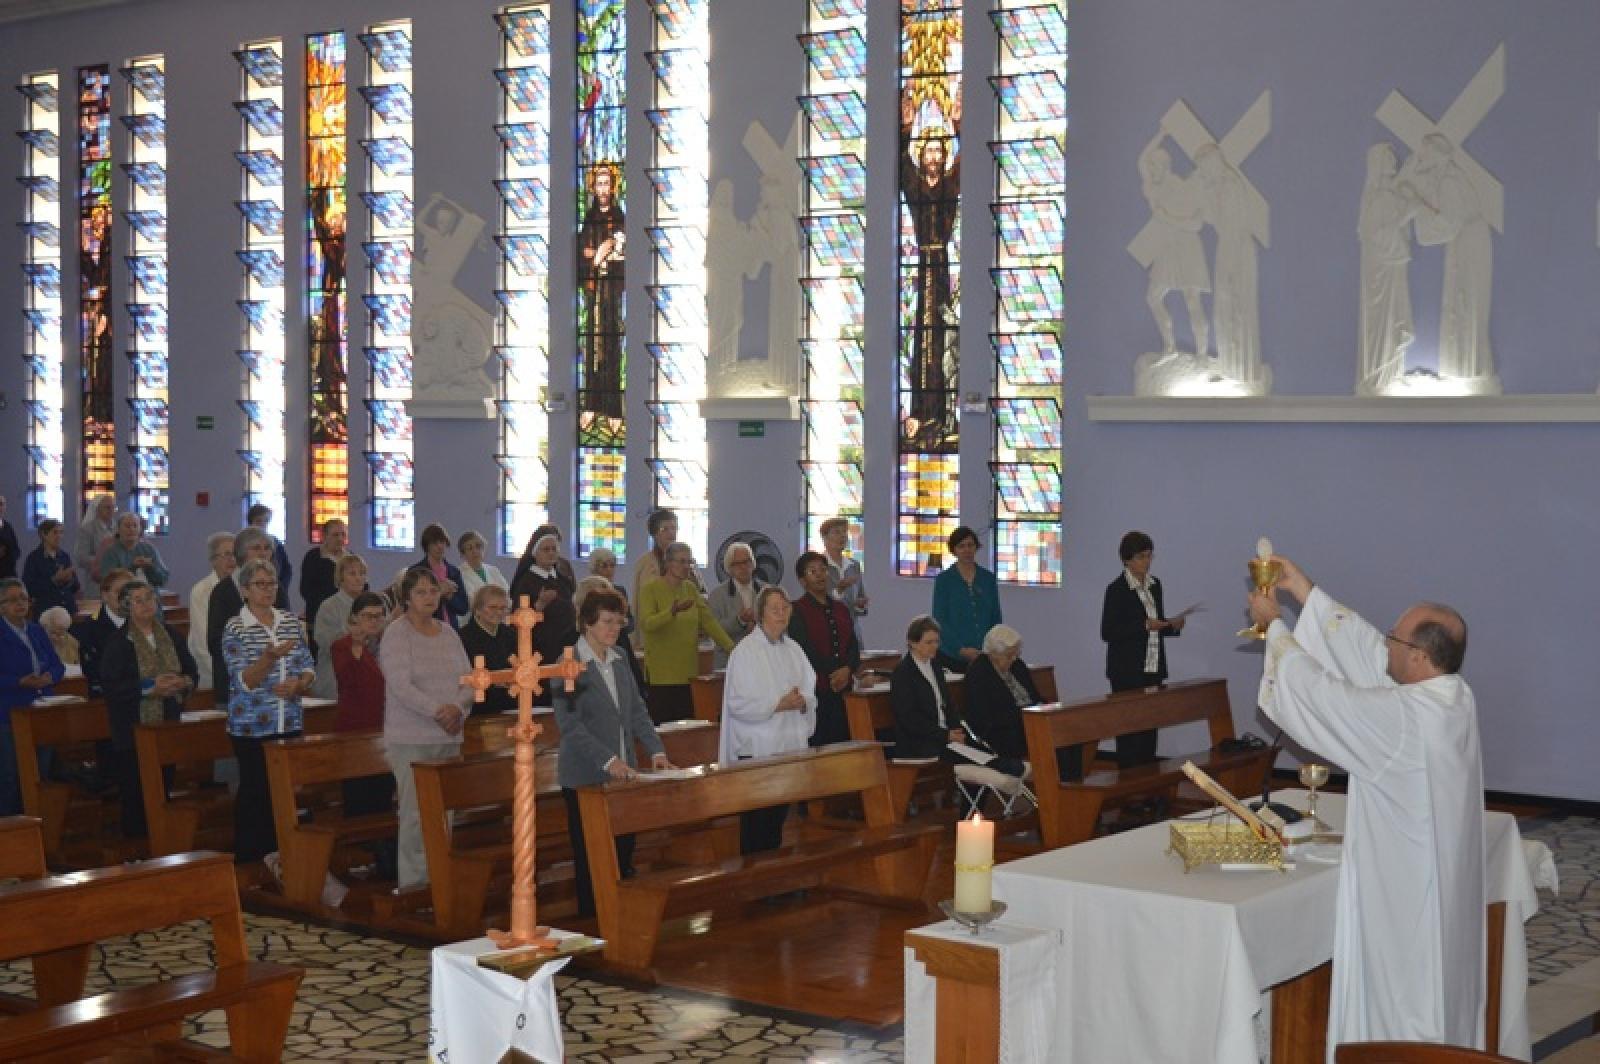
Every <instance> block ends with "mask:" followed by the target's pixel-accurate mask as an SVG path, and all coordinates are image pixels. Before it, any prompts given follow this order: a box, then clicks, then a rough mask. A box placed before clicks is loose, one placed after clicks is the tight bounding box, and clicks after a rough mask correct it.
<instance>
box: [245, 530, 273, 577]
mask: <svg viewBox="0 0 1600 1064" xmlns="http://www.w3.org/2000/svg"><path fill="white" fill-rule="evenodd" d="M239 538H240V539H243V538H244V536H242V535H241V536H240V537H239ZM262 573H266V574H267V575H268V576H270V577H272V579H273V580H277V579H278V566H277V564H276V563H274V562H273V560H272V559H271V558H251V559H250V560H249V561H247V562H245V563H244V565H242V566H241V567H240V568H239V587H240V589H241V590H243V589H244V588H247V587H249V586H250V582H251V581H253V580H254V579H255V578H256V577H258V576H260V575H261V574H262Z"/></svg>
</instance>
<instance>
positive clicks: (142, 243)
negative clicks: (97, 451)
mask: <svg viewBox="0 0 1600 1064" xmlns="http://www.w3.org/2000/svg"><path fill="white" fill-rule="evenodd" d="M122 74H123V76H124V77H125V78H127V81H128V112H127V114H125V115H123V116H122V121H123V124H124V125H126V126H127V127H128V132H129V133H130V134H131V136H130V138H129V142H128V161H127V162H125V163H123V164H122V169H123V171H124V172H125V173H127V175H128V180H129V188H128V211H129V213H130V214H137V215H144V216H148V215H152V214H153V215H159V216H161V217H163V218H164V217H166V214H167V76H166V63H165V61H164V60H163V59H162V57H161V56H159V55H153V56H146V57H145V58H143V59H135V60H133V61H132V62H130V63H129V64H128V65H127V66H126V67H125V68H123V71H122ZM128 230H129V231H128V250H129V251H130V252H132V254H130V255H128V256H127V262H128V277H129V286H130V289H131V291H130V292H129V295H130V297H131V301H130V302H129V303H128V318H129V320H130V321H131V322H132V323H133V337H132V343H131V344H130V345H129V351H128V357H129V358H130V359H131V360H132V362H133V386H132V388H131V389H130V397H129V399H128V403H129V405H130V406H131V407H132V408H133V431H132V433H131V434H130V437H129V442H128V452H129V453H130V454H132V455H133V508H134V510H135V511H137V512H138V514H139V516H140V517H142V518H144V523H145V528H147V529H148V530H149V531H151V532H154V533H156V534H157V535H164V534H165V533H166V531H167V518H168V507H169V505H170V502H171V500H170V499H169V497H168V489H169V488H170V487H171V484H170V482H169V481H168V478H167V472H168V462H167V439H168V425H169V416H168V407H167V234H166V230H165V229H164V228H162V229H155V230H151V231H150V235H149V236H146V235H145V230H144V229H141V228H140V227H139V226H136V225H130V226H129V227H128Z"/></svg>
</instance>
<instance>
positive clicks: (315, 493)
mask: <svg viewBox="0 0 1600 1064" xmlns="http://www.w3.org/2000/svg"><path fill="white" fill-rule="evenodd" d="M305 57H306V125H305V168H306V185H305V187H306V228H305V263H306V295H305V299H306V364H307V366H308V367H309V371H310V374H311V380H310V404H309V414H310V424H309V428H310V439H309V443H310V445H311V448H310V459H311V467H310V485H311V506H310V508H309V510H308V511H307V519H308V527H307V529H306V532H307V534H308V536H309V537H310V540H311V542H313V543H316V542H319V541H320V540H321V539H322V525H323V522H325V521H331V520H333V519H334V518H338V519H339V520H341V521H348V520H349V519H350V357H349V355H350V324H349V306H348V300H349V286H348V285H347V284H346V281H345V275H346V270H347V259H346V257H345V256H346V250H345V233H346V232H347V231H348V229H349V217H350V211H349V207H350V205H349V202H348V200H347V196H348V193H347V192H346V188H345V185H346V181H347V178H348V173H347V171H348V168H349V167H348V162H347V160H348V148H347V146H346V138H345V132H346V124H347V123H348V121H349V118H348V116H349V102H348V100H347V98H346V91H347V90H346V85H347V78H346V70H345V41H344V34H343V33H313V34H309V35H308V36H307V37H306V53H305Z"/></svg>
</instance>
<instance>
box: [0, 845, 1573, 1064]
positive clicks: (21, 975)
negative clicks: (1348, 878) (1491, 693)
mask: <svg viewBox="0 0 1600 1064" xmlns="http://www.w3.org/2000/svg"><path fill="white" fill-rule="evenodd" d="M1523 830H1524V833H1525V835H1526V836H1527V837H1529V838H1536V839H1539V840H1541V841H1543V842H1544V843H1545V844H1546V845H1548V846H1549V847H1550V848H1551V850H1552V851H1554V853H1555V856H1556V864H1557V867H1558V868H1559V869H1560V871H1561V879H1562V884H1561V895H1560V897H1559V898H1556V899H1554V900H1551V899H1549V898H1548V897H1546V898H1544V899H1542V902H1543V903H1544V904H1543V908H1542V909H1541V911H1540V913H1539V915H1538V916H1537V917H1535V919H1534V920H1533V921H1532V922H1530V923H1529V925H1528V927H1527V933H1528V954H1529V962H1530V969H1531V976H1532V979H1533V981H1534V982H1536V983H1537V982H1539V981H1542V980H1544V979H1548V978H1550V977H1551V976H1554V975H1557V974H1559V973H1560V972H1563V971H1566V970H1567V969H1569V968H1572V967H1575V966H1577V965H1579V964H1582V963H1585V962H1587V961H1590V960H1593V959H1595V958H1597V957H1600V822H1597V821H1595V820H1591V819H1587V818H1582V817H1561V816H1552V817H1543V818H1537V819H1532V820H1528V821H1525V822H1524V824H1523ZM246 923H247V930H248V933H249V937H250V941H251V945H252V952H253V953H254V955H255V956H257V957H258V958H259V959H261V960H275V961H280V962H285V963H292V964H297V965H300V966H301V967H303V968H305V969H306V978H305V982H304V983H303V984H302V985H301V988H300V994H299V998H298V1001H297V1002H296V1005H295V1018H294V1023H293V1025H292V1028H291V1031H290V1034H289V1040H288V1045H287V1051H286V1053H285V1059H286V1060H334V1059H339V1060H348V1061H422V1060H425V1059H426V1056H425V1048H424V1043H425V1039H426V1032H427V1025H428V1015H427V1014H428V953H427V951H426V950H423V949H417V948H414V947H411V946H405V945H400V944H397V943H393V942H387V941H384V940H381V939H372V938H362V937H360V936H359V935H356V934H352V933H349V932H345V931H333V930H327V929H324V928H319V927H315V926H309V925H306V924H303V923H297V922H293V921H289V920H283V919H279V918H276V917H265V916H250V917H248V918H247V921H246ZM204 938H205V932H204V930H203V928H202V927H201V925H184V926H182V927H178V928H170V929H168V930H166V931H163V932H159V933H151V934H141V935H135V936H132V937H130V938H124V939H116V940H113V941H110V942H107V943H105V944H103V945H102V946H101V948H100V950H99V951H98V955H97V959H96V963H95V965H94V968H93V971H92V972H91V976H90V979H91V984H92V987H93V988H94V989H95V990H97V991H98V990H101V989H104V988H105V987H107V986H109V985H111V984H112V983H113V982H118V981H124V980H125V981H127V982H131V983H137V982H145V981H149V980H151V979H155V978H164V977H170V976H174V975H180V974H183V973H184V972H189V971H195V970H198V969H199V968H201V967H202V966H204V964H205V963H206V959H207V957H206V955H207V949H206V947H205V946H204V945H202V944H201V943H202V942H203V941H204ZM557 982H558V986H559V988H560V996H561V1001H562V1010H563V1020H564V1026H565V1028H566V1032H567V1046H568V1054H569V1055H568V1060H570V1061H574V1062H585V1064H587V1062H591V1061H593V1062H600V1061H605V1062H607V1064H658V1062H659V1064H670V1062H677V1061H697V1060H735V1061H737V1060H804V1061H813V1062H818V1064H833V1062H847V1061H848V1062H850V1064H876V1062H880V1061H882V1062H888V1061H898V1060H900V1059H902V1057H903V1055H904V1050H903V1045H902V1042H901V1039H900V1030H899V1028H898V1027H891V1028H885V1029H881V1030H872V1029H864V1028H851V1027H848V1026H844V1025H838V1024H835V1023H832V1022H831V1021H827V1020H823V1019H820V1018H818V1017H809V1016H801V1015H796V1014H781V1013H776V1012H771V1011H766V1010H757V1009H751V1008H749V1007H747V1006H744V1005H742V1004H741V1003H739V1002H734V1001H728V1000H725V999H720V998H712V997H707V996H702V995H698V994H692V993H689V992H685V991H679V990H673V989H669V988H651V989H649V990H645V989H640V988H636V987H631V986H627V985H621V984H618V985H612V984H609V983H602V982H599V981H596V980H594V979H590V978H583V977H566V976H561V977H558V980H557ZM30 983H31V974H30V972H29V969H28V968H27V966H26V965H11V966H9V967H7V966H0V991H4V992H10V993H27V992H29V991H30V989H31V987H30ZM192 1028H193V1032H194V1037H196V1038H197V1039H198V1040H200V1041H203V1042H209V1043H212V1044H219V1045H220V1044H223V1043H224V1042H225V1028H224V1026H223V1019H222V1016H221V1014H220V1013H212V1014H208V1015H206V1016H203V1017H200V1018H199V1019H198V1020H197V1021H195V1022H194V1023H193V1024H192ZM485 1064H489V1062H485Z"/></svg>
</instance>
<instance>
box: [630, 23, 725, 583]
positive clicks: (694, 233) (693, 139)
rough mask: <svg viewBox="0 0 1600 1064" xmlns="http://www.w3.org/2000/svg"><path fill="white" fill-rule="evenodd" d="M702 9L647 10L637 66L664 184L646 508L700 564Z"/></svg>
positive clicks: (654, 257)
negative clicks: (647, 40)
mask: <svg viewBox="0 0 1600 1064" xmlns="http://www.w3.org/2000/svg"><path fill="white" fill-rule="evenodd" d="M709 8H710V0H651V3H650V11H651V14H652V15H654V16H655V26H654V30H655V41H654V43H655V50H654V51H652V52H650V53H649V55H648V56H647V58H648V59H649V61H650V67H651V70H652V71H653V72H654V74H655V106H654V107H653V108H651V109H650V110H649V111H647V112H646V115H645V117H646V118H647V119H648V120H649V122H650V125H651V128H652V129H654V131H655V143H654V151H653V152H652V156H653V158H652V163H653V168H654V169H656V170H659V171H670V172H672V173H673V174H674V180H672V181H670V182H668V183H667V186H666V191H665V194H658V195H656V196H655V198H654V212H653V213H654V222H655V224H654V225H652V226H651V227H649V230H648V235H649V238H650V253H651V263H650V265H651V278H652V280H653V282H654V283H653V284H651V285H650V286H649V291H650V302H651V305H652V310H653V313H652V314H651V333H652V340H651V343H649V344H648V345H646V349H647V350H648V351H649V352H650V356H651V362H652V363H653V365H654V370H655V372H654V395H653V399H652V401H651V403H650V414H651V421H652V423H653V426H654V437H653V441H652V447H651V460H650V468H651V471H652V473H653V474H654V476H655V500H654V501H655V505H656V506H658V507H663V506H664V507H669V508H671V509H672V510H674V511H675V512H676V513H677V515H678V539H679V540H680V541H682V542H684V543H687V544H688V545H689V546H690V547H691V548H692V549H693V550H694V552H695V557H696V558H698V559H700V560H701V561H706V560H707V558H706V551H707V548H708V543H707V537H708V536H709V535H710V528H709V523H710V515H709V509H708V507H709V503H708V500H707V490H706V479H707V478H706V469H707V463H708V456H707V454H706V423H705V420H704V419H703V418H702V417H701V416H700V401H701V400H702V399H704V398H705V395H706V343H707V339H708V336H707V332H708V325H707V321H706V268H705V261H706V257H705V243H706V220H707V213H706V207H707V182H708V179H709V176H710V157H709V150H708V147H707V142H706V138H707V122H706V115H707V113H708V112H709V111H710V109H711V107H710V105H711V100H710V82H709V71H708V61H709V58H710V51H711V40H710V33H709V29H708V26H707V12H708V9H709Z"/></svg>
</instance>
